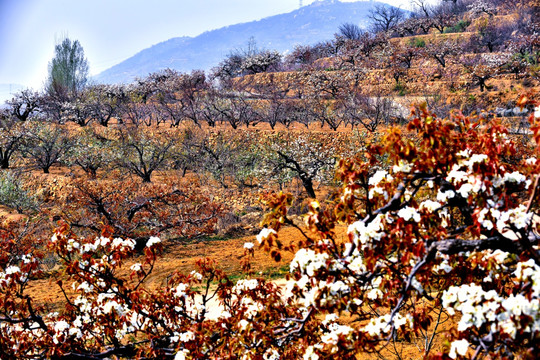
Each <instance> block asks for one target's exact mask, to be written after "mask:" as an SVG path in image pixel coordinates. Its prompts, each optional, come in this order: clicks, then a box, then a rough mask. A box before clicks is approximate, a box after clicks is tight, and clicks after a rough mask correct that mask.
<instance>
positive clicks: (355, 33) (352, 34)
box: [338, 23, 364, 40]
mask: <svg viewBox="0 0 540 360" xmlns="http://www.w3.org/2000/svg"><path fill="white" fill-rule="evenodd" d="M338 30H339V32H338V35H341V36H343V37H344V38H345V39H347V40H359V39H360V37H361V36H362V34H363V33H364V31H363V30H362V29H361V28H360V26H358V25H357V24H353V23H343V24H341V25H340V26H339V28H338Z"/></svg>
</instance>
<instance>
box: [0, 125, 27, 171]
mask: <svg viewBox="0 0 540 360" xmlns="http://www.w3.org/2000/svg"><path fill="white" fill-rule="evenodd" d="M25 135H26V124H25V123H21V122H20V121H17V120H16V119H15V118H14V117H13V116H6V117H5V118H3V117H2V118H0V168H2V169H8V168H9V165H10V161H11V159H12V158H13V155H15V154H16V153H17V152H19V151H20V149H21V145H22V141H23V139H24V136H25Z"/></svg>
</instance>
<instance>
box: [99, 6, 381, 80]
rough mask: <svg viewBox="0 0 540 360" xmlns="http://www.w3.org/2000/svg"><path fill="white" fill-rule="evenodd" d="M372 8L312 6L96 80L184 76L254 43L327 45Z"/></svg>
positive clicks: (169, 50)
mask: <svg viewBox="0 0 540 360" xmlns="http://www.w3.org/2000/svg"><path fill="white" fill-rule="evenodd" d="M376 4H378V3H377V2H353V3H342V2H339V1H336V0H324V1H317V2H315V3H313V4H311V5H308V6H304V7H302V8H300V9H298V10H295V11H293V12H290V13H287V14H281V15H275V16H271V17H267V18H264V19H262V20H259V21H253V22H249V23H243V24H237V25H231V26H227V27H224V28H221V29H217V30H212V31H208V32H205V33H203V34H201V35H199V36H196V37H194V38H191V37H178V38H173V39H169V40H167V41H164V42H162V43H159V44H156V45H154V46H152V47H150V48H148V49H144V50H142V51H141V52H139V53H138V54H136V55H134V56H133V57H131V58H129V59H127V60H125V61H123V62H121V63H120V64H117V65H115V66H113V67H112V68H110V69H108V70H105V71H104V72H102V73H100V74H98V75H97V76H96V77H95V80H96V81H98V82H102V83H126V82H129V81H131V80H133V79H134V78H135V77H140V76H145V75H147V74H148V73H150V72H155V71H159V70H162V69H165V68H171V69H175V70H178V71H183V72H189V71H191V70H194V69H203V70H207V69H209V68H211V67H212V66H215V65H217V64H218V63H219V61H220V60H222V59H223V57H224V56H226V55H227V54H228V53H229V52H230V51H231V50H233V49H237V48H242V47H245V46H246V43H247V42H248V40H249V39H250V38H251V37H253V38H254V39H255V41H256V43H257V46H258V47H260V48H266V49H275V50H278V51H281V52H284V51H286V50H290V49H292V48H293V46H294V45H295V44H312V43H315V42H318V41H321V40H327V39H331V38H332V37H333V34H334V33H335V32H336V31H337V29H338V27H339V25H341V24H343V23H345V22H351V23H355V24H359V25H360V26H365V25H366V23H367V14H368V12H369V10H370V9H371V8H372V6H374V5H376Z"/></svg>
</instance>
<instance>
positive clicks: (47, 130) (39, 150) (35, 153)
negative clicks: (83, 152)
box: [22, 122, 72, 174]
mask: <svg viewBox="0 0 540 360" xmlns="http://www.w3.org/2000/svg"><path fill="white" fill-rule="evenodd" d="M71 144H72V140H71V138H70V137H69V135H68V133H67V131H66V130H65V129H64V128H63V127H61V126H59V125H56V124H53V123H43V122H33V123H31V124H29V129H28V136H27V137H26V138H25V142H24V145H23V148H22V149H23V156H24V157H25V158H27V159H29V160H30V161H31V162H32V164H33V165H34V166H35V167H37V168H39V169H41V170H43V172H44V173H45V174H48V173H49V170H50V168H51V166H53V165H54V164H58V163H60V162H61V161H62V160H63V158H64V157H65V156H66V155H67V153H68V151H69V150H70V149H71Z"/></svg>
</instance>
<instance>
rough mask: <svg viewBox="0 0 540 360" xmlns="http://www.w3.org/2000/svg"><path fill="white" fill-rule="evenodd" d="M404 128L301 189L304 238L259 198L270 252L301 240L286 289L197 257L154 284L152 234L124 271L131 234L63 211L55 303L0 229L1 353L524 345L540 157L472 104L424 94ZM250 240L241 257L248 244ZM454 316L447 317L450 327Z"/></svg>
mask: <svg viewBox="0 0 540 360" xmlns="http://www.w3.org/2000/svg"><path fill="white" fill-rule="evenodd" d="M525 101H526V99H524V100H523V102H525ZM531 122H532V124H531V129H532V131H533V137H534V138H535V139H539V138H540V126H538V124H537V119H535V118H534V117H531ZM409 129H410V130H411V131H414V132H416V133H417V137H416V139H417V140H415V141H414V140H412V139H410V138H409V137H406V136H404V135H403V134H401V132H400V131H399V130H397V129H394V130H391V131H389V132H388V133H387V134H386V135H385V138H384V140H383V142H382V143H381V144H376V145H372V146H370V147H369V151H368V152H366V154H363V155H358V156H357V157H354V158H349V159H344V160H342V161H341V163H340V167H339V170H338V179H339V180H340V181H341V183H342V184H343V186H342V188H341V190H340V192H339V194H338V195H339V196H336V200H335V202H334V203H331V204H319V203H317V202H313V203H312V204H311V205H310V212H309V214H308V215H307V217H306V226H307V228H308V230H302V229H300V228H299V230H301V231H300V232H299V238H298V241H294V242H292V243H288V244H286V243H283V242H281V241H280V239H279V230H280V227H281V226H282V225H283V224H288V223H292V222H291V221H290V220H289V219H288V217H287V208H288V206H289V205H290V204H291V197H290V196H289V195H285V194H274V195H271V196H269V197H268V198H267V199H266V202H267V204H268V205H269V208H270V212H269V213H268V214H267V216H266V217H265V219H264V223H265V225H266V228H265V229H263V231H261V233H260V234H259V236H257V242H256V243H258V245H259V247H260V248H261V249H268V250H270V251H271V255H272V256H273V257H275V258H276V259H279V258H280V252H281V251H293V252H295V257H294V259H293V261H292V262H291V264H290V272H291V279H290V281H289V282H288V285H287V288H286V289H281V288H280V287H278V286H277V285H275V284H274V283H272V282H268V281H266V280H264V279H257V278H248V279H246V280H240V281H238V282H237V283H236V284H234V283H233V282H231V280H230V279H228V278H227V276H226V275H225V274H224V273H223V272H222V271H221V270H219V269H218V268H217V265H216V264H215V263H213V262H212V261H210V260H201V261H200V262H199V263H198V269H197V270H195V271H194V272H192V273H191V274H189V275H181V274H173V275H172V276H171V277H170V278H169V280H168V283H167V284H166V285H165V286H163V287H161V288H159V289H157V290H150V289H148V288H146V287H145V282H146V280H147V279H148V277H149V276H150V275H151V273H152V270H153V268H154V266H155V264H156V261H158V253H159V251H160V249H161V247H162V244H161V241H160V240H159V239H158V238H157V237H151V238H150V239H149V240H148V241H147V243H146V246H145V247H144V250H143V251H144V259H143V260H142V261H140V262H139V263H135V264H133V265H131V266H130V267H129V270H128V271H127V273H126V270H122V269H123V267H125V266H124V265H125V262H126V260H127V259H128V258H129V257H131V256H132V255H133V254H134V253H135V252H136V250H135V242H134V241H133V240H130V239H119V238H111V236H110V233H107V231H105V232H104V233H103V236H101V237H98V238H90V239H83V238H77V237H76V236H75V235H73V234H72V233H71V232H70V230H69V228H68V227H67V226H62V227H60V228H59V229H58V230H57V231H56V233H55V235H54V236H53V238H52V239H51V241H50V244H49V246H50V250H51V251H52V252H54V253H55V254H56V256H58V258H59V259H61V261H62V263H63V268H64V269H65V275H64V276H63V277H62V280H59V281H58V282H57V285H58V286H59V287H60V288H61V289H62V291H63V293H64V294H65V299H64V306H63V307H62V308H61V309H59V310H58V311H57V312H53V313H50V312H49V311H48V309H47V308H46V307H45V306H43V305H41V306H38V305H36V303H35V301H33V299H32V297H31V296H30V295H28V288H29V286H31V283H32V280H33V279H35V278H36V277H38V276H40V274H41V270H40V268H39V261H38V260H39V259H38V258H37V254H32V253H28V254H25V255H22V256H21V255H16V254H14V253H11V251H12V249H13V248H14V244H13V243H12V242H10V241H9V239H5V240H4V243H3V246H2V253H1V256H0V265H1V269H2V271H1V272H0V345H1V346H0V349H1V350H0V351H1V352H2V354H1V355H2V357H6V358H14V359H16V358H58V359H67V358H82V359H95V358H107V357H112V356H117V357H124V358H134V357H142V358H144V357H146V358H147V357H153V358H176V359H185V358H193V359H200V358H237V357H243V358H246V359H248V358H251V359H278V358H281V359H296V358H303V359H324V358H328V357H339V358H344V359H345V358H351V359H352V358H355V357H356V356H357V354H358V353H359V352H362V351H366V352H380V351H390V352H392V351H399V347H400V346H402V344H403V341H419V340H420V341H421V343H422V347H421V350H422V352H423V354H424V355H427V356H429V357H431V358H436V359H444V358H452V359H455V358H458V357H491V358H493V357H495V358H508V357H510V356H522V357H523V358H534V354H535V353H534V352H535V349H536V344H537V343H538V340H539V337H540V314H539V310H540V306H539V305H540V299H539V294H540V267H539V248H538V237H539V236H538V232H537V223H536V218H535V213H536V212H537V209H538V200H537V196H538V194H537V191H538V181H537V174H538V173H539V170H540V161H538V160H537V159H536V158H534V157H529V158H524V159H521V158H520V156H519V155H520V154H517V153H516V147H515V144H514V143H513V141H512V139H511V138H510V137H509V136H508V135H507V132H506V130H505V129H504V128H503V127H502V126H500V125H499V124H497V123H494V122H488V121H486V120H484V119H481V118H473V119H471V118H466V117H462V116H456V117H454V118H452V119H450V120H444V119H438V118H437V117H436V116H435V115H434V114H431V113H429V112H428V111H427V110H426V109H425V108H422V107H420V108H418V109H416V110H415V117H414V119H412V120H411V122H410V125H409ZM535 146H538V145H535ZM531 152H532V153H533V154H532V155H535V154H536V155H537V154H538V147H536V148H534V149H532V150H531ZM383 155H384V156H383ZM339 223H344V224H346V225H347V226H348V232H347V233H348V236H347V238H346V239H343V238H340V237H339V236H337V235H336V232H335V227H336V225H337V224H339ZM244 251H245V254H246V257H247V258H246V260H249V256H251V255H252V254H253V252H254V251H255V244H253V243H247V244H246V245H245V246H244ZM245 265H246V267H247V268H249V263H246V264H245ZM212 304H213V305H212ZM215 304H217V305H215ZM216 306H217V307H218V309H219V310H218V311H217V314H216V313H215V310H216V309H212V308H211V307H216ZM211 313H212V315H211ZM448 319H452V320H451V321H452V322H451V323H452V324H455V325H454V326H453V327H452V326H451V327H450V328H449V329H448V330H447V332H446V333H445V335H444V337H443V338H444V339H447V340H448V342H447V343H444V342H443V341H442V338H441V337H440V336H439V334H440V331H441V323H442V322H443V321H446V320H448ZM446 327H447V328H448V326H446ZM389 344H393V345H392V346H389ZM392 349H394V350H392Z"/></svg>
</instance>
